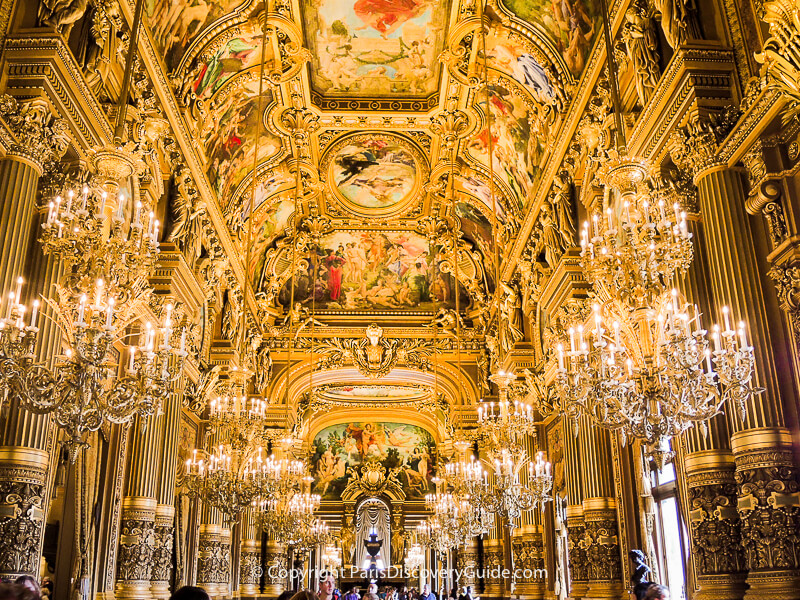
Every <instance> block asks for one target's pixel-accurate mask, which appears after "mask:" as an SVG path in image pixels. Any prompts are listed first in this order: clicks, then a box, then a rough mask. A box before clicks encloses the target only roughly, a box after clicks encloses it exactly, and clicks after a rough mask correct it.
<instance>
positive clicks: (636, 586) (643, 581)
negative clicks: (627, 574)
mask: <svg viewBox="0 0 800 600" xmlns="http://www.w3.org/2000/svg"><path fill="white" fill-rule="evenodd" d="M628 558H630V560H631V563H632V564H633V574H632V575H631V583H632V584H633V593H634V595H635V596H636V599H637V600H641V599H642V598H644V596H645V593H646V592H647V588H648V587H650V584H651V581H650V580H649V579H648V577H647V576H648V575H649V574H650V567H648V566H647V559H646V558H645V556H644V553H643V552H642V551H641V550H636V549H634V550H631V551H630V552H629V553H628Z"/></svg>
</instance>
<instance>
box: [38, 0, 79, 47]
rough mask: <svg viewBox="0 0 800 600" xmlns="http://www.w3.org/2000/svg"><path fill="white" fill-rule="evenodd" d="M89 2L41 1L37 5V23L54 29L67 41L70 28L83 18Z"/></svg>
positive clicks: (75, 0)
mask: <svg viewBox="0 0 800 600" xmlns="http://www.w3.org/2000/svg"><path fill="white" fill-rule="evenodd" d="M88 6H89V0H41V1H40V4H39V23H40V24H41V25H46V26H49V27H52V28H54V29H55V30H56V31H57V32H58V33H60V34H61V35H62V36H64V38H65V39H69V34H70V32H71V31H72V26H73V25H75V23H77V22H78V21H80V20H81V17H83V13H85V12H86V9H87V7H88Z"/></svg>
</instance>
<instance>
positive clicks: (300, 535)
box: [255, 491, 322, 546]
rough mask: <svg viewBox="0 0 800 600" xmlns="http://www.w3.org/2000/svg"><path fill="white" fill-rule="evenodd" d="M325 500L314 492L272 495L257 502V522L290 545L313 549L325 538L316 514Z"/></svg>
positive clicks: (275, 537) (274, 537) (268, 532)
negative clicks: (319, 536) (320, 539)
mask: <svg viewBox="0 0 800 600" xmlns="http://www.w3.org/2000/svg"><path fill="white" fill-rule="evenodd" d="M320 501H321V498H320V496H319V495H318V494H311V493H310V492H307V491H305V492H299V491H289V492H287V493H282V494H272V495H270V496H267V497H264V498H262V499H261V500H259V501H257V502H256V504H255V508H256V519H257V522H258V524H259V526H260V527H261V528H262V529H263V530H264V531H265V532H266V533H267V534H268V535H269V536H270V539H273V540H275V541H276V542H279V543H281V544H285V545H287V546H298V545H302V546H309V545H316V544H313V543H312V542H314V540H315V539H316V538H315V536H318V535H321V534H322V530H321V529H320V528H319V527H317V521H316V519H315V518H314V511H316V510H317V509H318V508H319V505H320Z"/></svg>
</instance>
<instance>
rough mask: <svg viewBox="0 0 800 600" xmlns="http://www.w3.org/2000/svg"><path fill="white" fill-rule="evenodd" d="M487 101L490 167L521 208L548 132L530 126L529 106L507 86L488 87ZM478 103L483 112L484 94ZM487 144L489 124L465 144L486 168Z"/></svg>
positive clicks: (470, 152) (544, 146)
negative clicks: (490, 133) (490, 117)
mask: <svg viewBox="0 0 800 600" xmlns="http://www.w3.org/2000/svg"><path fill="white" fill-rule="evenodd" d="M489 102H490V103H491V111H492V138H491V146H492V154H493V160H492V168H493V169H494V172H495V173H497V174H499V176H500V181H501V182H502V184H503V185H504V186H505V187H506V189H507V190H509V191H510V196H511V197H513V198H514V199H515V200H516V202H517V204H518V207H519V208H524V207H525V205H526V203H527V200H528V198H529V196H530V194H531V193H532V191H533V184H534V180H535V178H536V175H537V173H538V171H539V167H538V164H539V161H540V160H541V158H542V156H543V155H544V152H545V149H546V140H547V138H548V134H549V132H542V131H534V130H532V127H531V125H532V123H534V122H537V121H536V120H535V119H532V118H531V117H532V116H531V114H530V109H529V108H528V106H527V105H526V103H525V102H524V100H522V99H521V98H519V97H517V96H514V95H513V94H511V93H510V92H508V91H507V90H505V89H503V88H501V87H497V86H494V87H492V88H491V90H490V92H489ZM480 106H481V107H482V110H483V111H484V112H486V110H487V109H486V100H485V98H484V99H482V101H481V102H480ZM542 134H544V135H542ZM489 146H490V140H489V128H488V126H487V125H484V127H483V128H482V129H481V130H480V131H479V132H478V133H477V134H475V135H474V136H473V138H472V139H471V140H470V142H469V145H468V147H467V151H468V152H469V154H470V155H471V156H472V157H473V158H474V159H476V160H477V161H478V162H480V163H481V164H482V165H484V166H485V167H486V168H487V169H488V167H489Z"/></svg>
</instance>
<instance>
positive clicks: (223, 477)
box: [186, 444, 267, 526]
mask: <svg viewBox="0 0 800 600" xmlns="http://www.w3.org/2000/svg"><path fill="white" fill-rule="evenodd" d="M266 462H267V461H265V460H264V458H263V455H262V449H261V448H258V449H257V450H256V452H255V453H254V454H253V455H251V456H247V457H246V458H245V455H244V454H243V453H241V452H235V451H231V450H230V449H228V448H226V446H225V445H224V444H220V445H219V446H217V447H215V448H213V449H212V450H211V452H206V453H202V454H201V455H200V457H198V455H197V451H196V450H195V451H194V454H193V456H192V458H190V459H188V460H187V461H186V474H187V475H186V487H187V489H188V491H189V494H190V495H191V496H193V497H195V498H201V499H202V500H203V502H207V503H208V504H210V505H211V506H213V507H214V508H216V509H218V510H219V511H220V512H221V513H222V514H223V516H224V521H225V524H226V526H232V525H233V524H234V523H235V522H236V520H237V519H238V517H239V515H240V514H241V513H242V512H243V511H244V510H245V509H247V508H248V507H250V506H251V505H252V503H253V500H254V499H255V498H256V497H258V496H259V495H260V494H262V493H263V490H264V487H265V485H266V481H267V476H266V470H267V466H266Z"/></svg>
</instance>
